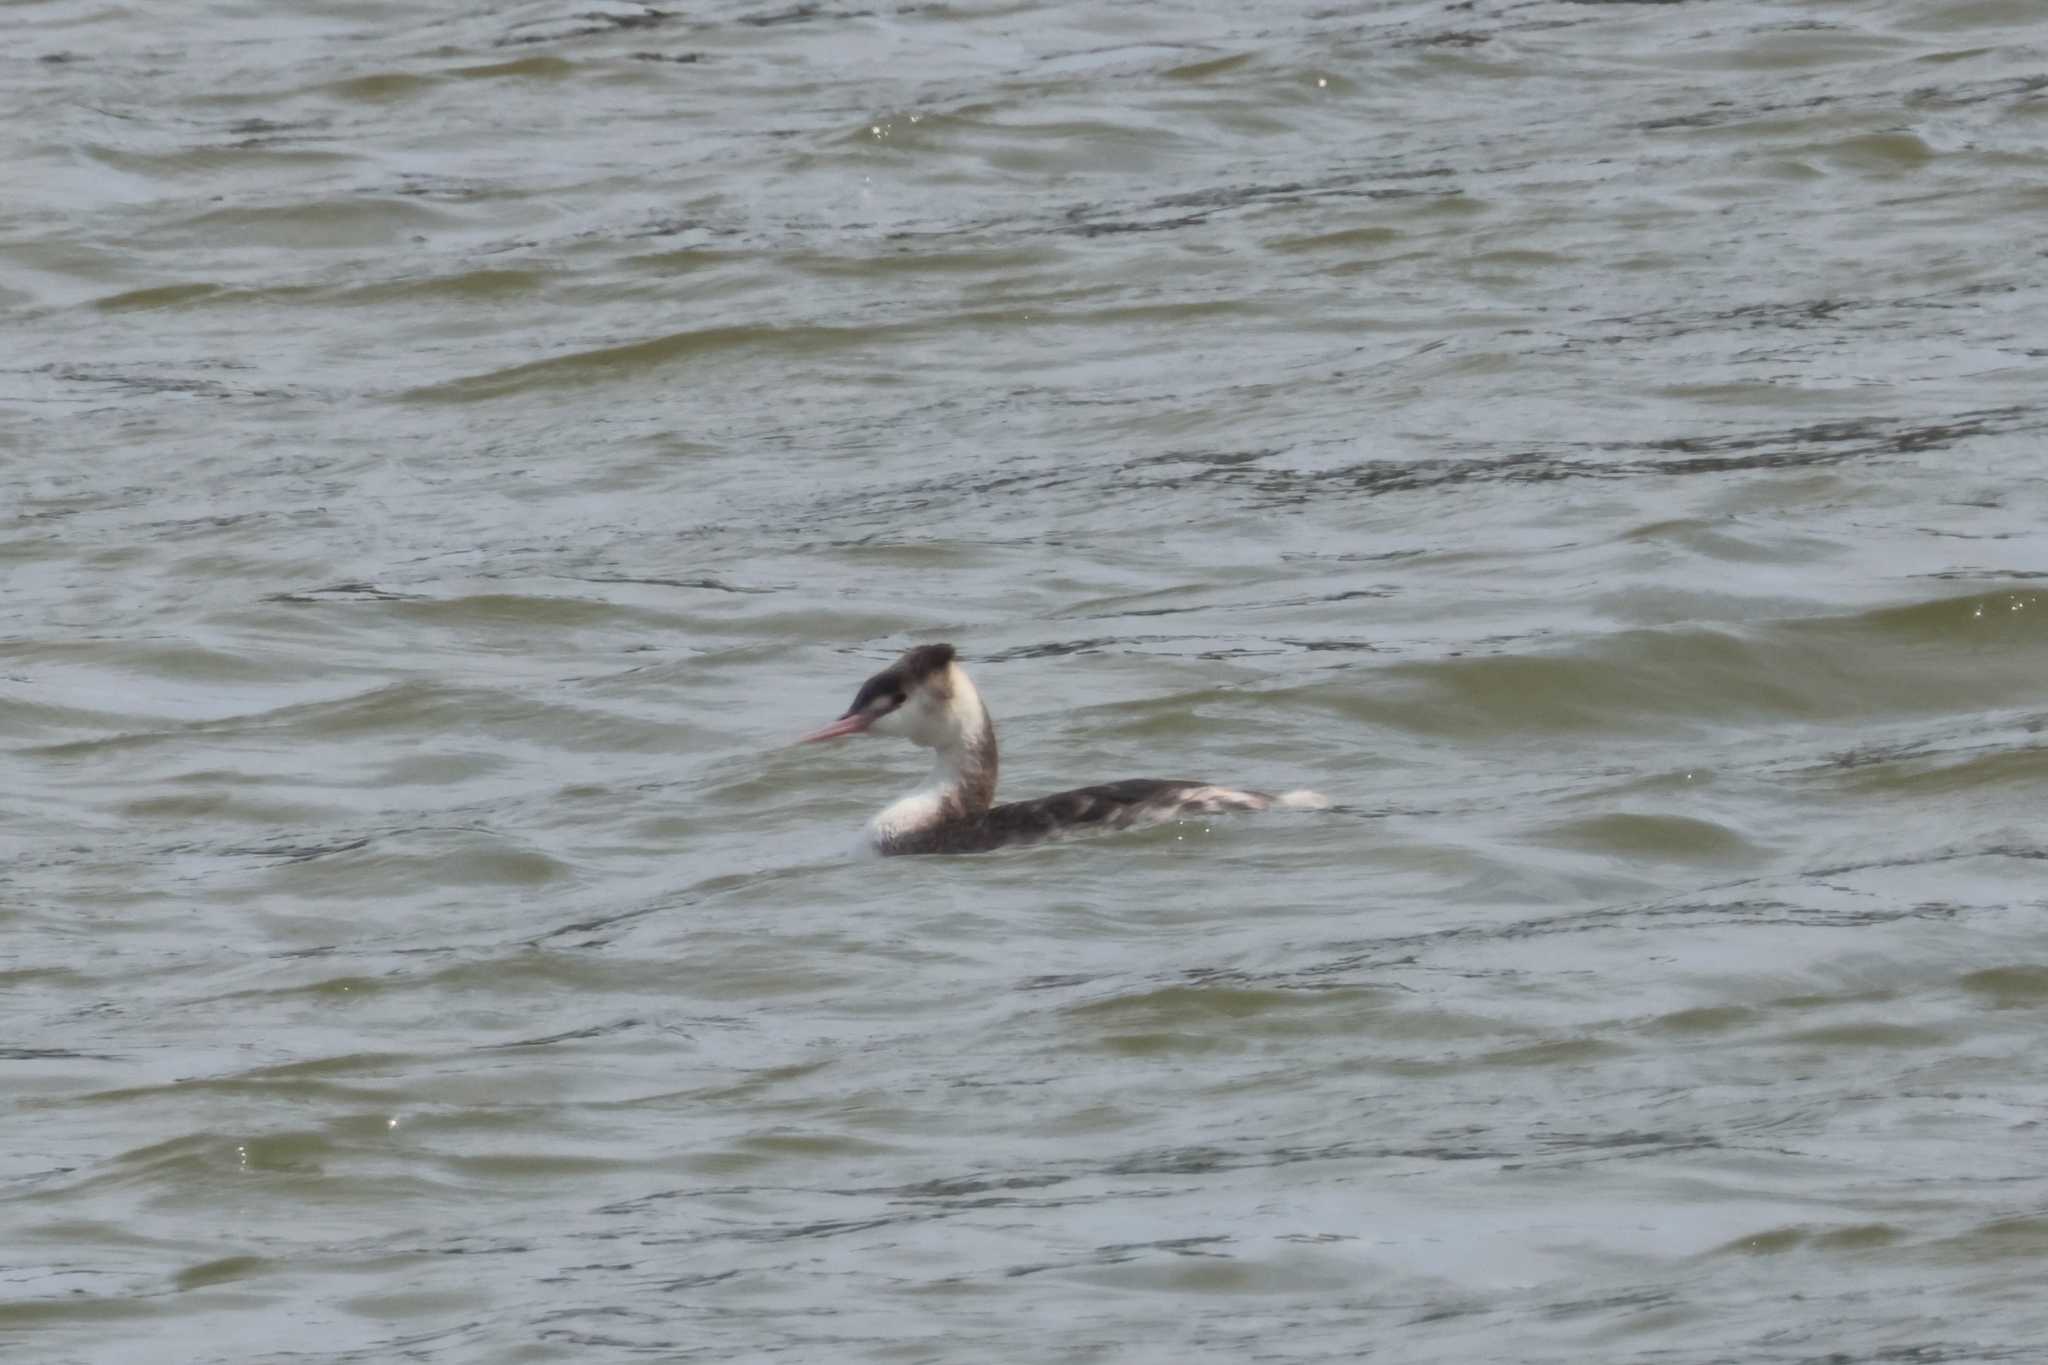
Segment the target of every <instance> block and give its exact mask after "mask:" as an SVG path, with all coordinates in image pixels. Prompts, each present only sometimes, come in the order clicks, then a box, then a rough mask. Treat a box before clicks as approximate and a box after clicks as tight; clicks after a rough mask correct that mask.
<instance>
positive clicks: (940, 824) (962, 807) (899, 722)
mask: <svg viewBox="0 0 2048 1365" xmlns="http://www.w3.org/2000/svg"><path fill="white" fill-rule="evenodd" d="M861 734H869V735H888V736H893V737H895V738H899V739H907V740H909V741H910V742H911V743H912V744H916V745H919V746H921V747H923V748H926V749H930V750H932V751H934V753H935V754H936V755H937V762H936V763H935V764H934V765H933V768H932V775H931V779H930V780H929V781H928V782H927V783H926V784H925V785H924V786H922V787H920V788H918V789H917V790H916V791H914V792H911V793H910V794H909V795H907V796H905V797H903V798H901V799H900V800H897V801H895V802H893V803H891V804H890V805H889V806H887V807H886V808H885V809H884V810H883V811H882V813H881V814H880V815H877V816H876V817H875V818H874V820H873V821H872V822H870V824H869V826H868V831H869V834H870V836H871V837H872V839H873V841H874V844H875V847H876V849H877V850H878V851H879V852H882V853H885V854H895V853H982V852H986V851H987V850H989V849H996V848H1008V847H1012V846H1014V845H1020V844H1035V843H1039V842H1041V841H1043V840H1046V839H1054V838H1061V837H1064V836H1067V835H1073V834H1085V833H1095V832H1099V831H1107V830H1118V829H1129V828H1131V827H1132V826H1134V825H1150V824H1158V823H1160V822H1162V821H1166V820H1177V819H1181V818H1183V817H1186V816H1191V815H1214V814H1217V813H1218V812H1221V811H1241V810H1243V811H1254V810H1271V809H1276V808H1280V809H1292V810H1320V809H1323V808H1325V807H1327V806H1328V805H1329V804H1330V803H1329V801H1328V800H1327V799H1325V798H1324V797H1322V796H1320V795H1318V794H1317V793H1315V792H1311V791H1293V792H1287V793H1284V794H1282V795H1279V796H1275V795H1271V794H1269V793H1266V792H1257V791H1240V790H1238V789H1236V788H1234V787H1219V786H1216V785H1214V784H1213V783H1209V782H1184V781H1174V780H1165V779H1159V778H1149V777H1140V778H1131V779H1128V780H1126V781H1123V782H1109V783H1105V784H1103V785H1102V786H1099V787H1076V788H1075V789H1074V790H1073V791H1065V792H1059V793H1056V794H1055V795H1052V796H1041V797H1038V798H1037V799H1035V800H1031V801H1010V802H1005V803H1004V804H1002V805H997V804H995V797H996V772H997V766H998V765H997V760H996V726H995V722H994V721H993V720H991V719H990V718H989V714H988V708H987V707H986V706H983V705H982V703H981V694H980V693H979V692H977V691H975V690H974V683H973V682H972V681H970V680H969V678H968V676H967V670H966V669H964V668H962V667H961V666H960V661H959V656H958V655H957V654H956V653H955V651H954V649H953V646H951V645H940V644H934V645H918V646H916V647H915V648H913V649H910V650H908V651H906V652H905V653H904V655H903V657H902V658H900V659H898V660H896V662H895V663H892V664H890V665H889V666H888V667H887V668H885V669H883V670H882V671H881V672H879V673H877V674H875V676H873V677H872V678H869V679H868V680H867V681H866V682H864V683H862V684H861V685H860V691H859V692H858V693H856V694H855V695H854V698H853V705H852V706H849V707H848V708H847V709H846V714H845V715H843V716H841V717H840V718H839V719H838V720H835V721H833V722H832V723H831V724H830V725H827V726H825V727H824V728H822V729H819V730H815V731H813V732H812V733H810V734H808V735H805V736H803V737H802V738H801V739H799V740H798V741H797V743H799V744H815V743H817V742H818V741H820V740H827V739H839V738H841V737H843V736H846V735H861Z"/></svg>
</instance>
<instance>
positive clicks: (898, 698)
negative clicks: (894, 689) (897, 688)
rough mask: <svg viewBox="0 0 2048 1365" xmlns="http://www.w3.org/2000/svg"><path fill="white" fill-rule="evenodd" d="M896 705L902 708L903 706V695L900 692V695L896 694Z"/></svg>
mask: <svg viewBox="0 0 2048 1365" xmlns="http://www.w3.org/2000/svg"><path fill="white" fill-rule="evenodd" d="M895 704H896V705H898V706H901V705H903V694H902V693H901V692H898V693H896V702H895Z"/></svg>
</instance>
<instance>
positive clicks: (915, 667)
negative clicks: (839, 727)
mask: <svg viewBox="0 0 2048 1365" xmlns="http://www.w3.org/2000/svg"><path fill="white" fill-rule="evenodd" d="M952 662H953V646H951V645H918V646H916V647H914V648H912V649H909V650H906V651H904V654H903V657H902V658H900V659H898V660H897V661H896V662H895V663H893V664H890V665H889V666H888V667H887V668H885V669H883V670H882V671H881V672H880V673H877V674H875V676H874V677H872V678H869V679H868V680H867V681H866V682H864V683H862V684H861V685H860V693H859V695H857V696H855V697H854V699H853V705H852V706H850V707H848V708H847V710H846V714H847V715H849V716H851V715H854V714H856V713H857V712H861V711H865V710H867V709H868V708H869V707H870V706H872V705H874V703H875V701H876V699H877V698H882V699H886V700H887V701H888V703H889V706H890V707H891V708H892V709H893V708H894V707H897V706H901V705H902V704H903V699H904V697H905V696H907V695H908V694H909V692H910V689H911V688H913V687H916V686H917V685H918V684H920V683H922V682H924V681H925V680H926V679H927V678H929V677H931V675H932V674H934V673H939V672H943V671H944V670H945V668H946V666H947V665H948V664H950V663H952Z"/></svg>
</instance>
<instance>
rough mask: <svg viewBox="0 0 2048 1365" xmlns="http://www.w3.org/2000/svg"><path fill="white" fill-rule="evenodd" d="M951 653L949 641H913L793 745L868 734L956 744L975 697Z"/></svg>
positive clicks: (937, 745) (929, 745) (936, 745)
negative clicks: (835, 715) (840, 709)
mask: <svg viewBox="0 0 2048 1365" xmlns="http://www.w3.org/2000/svg"><path fill="white" fill-rule="evenodd" d="M953 657H954V656H953V646H951V645H918V646H917V647H915V648H914V649H910V650H908V651H906V652H905V653H904V655H903V657H902V658H900V659H898V660H897V661H896V662H895V663H893V664H890V665H889V666H888V667H887V668H885V669H883V670H882V671H881V672H880V673H877V674H875V676H874V677H872V678H869V679H868V680H867V681H866V682H864V683H862V684H861V685H860V691H859V692H858V693H856V694H855V696H854V698H853V705H852V706H849V707H847V708H846V714H845V715H843V716H841V717H840V718H839V719H838V720H835V721H833V722H832V723H831V724H830V725H827V726H825V727H824V728H823V729H821V730H814V731H812V732H811V733H810V734H808V735H805V736H804V737H803V738H802V739H800V740H798V741H797V743H799V744H810V743H813V742H815V741H817V740H821V739H838V738H839V737H841V736H842V735H858V734H874V735H889V736H892V737H894V738H898V739H907V740H909V741H910V742H911V743H912V744H916V745H920V746H922V747H923V748H926V749H950V748H953V747H956V746H958V745H959V744H960V743H961V742H962V741H963V739H964V738H965V736H964V735H963V733H962V731H963V727H964V725H965V724H967V723H969V721H970V719H971V718H970V717H969V716H967V715H965V714H963V710H964V709H965V707H966V704H967V703H968V702H970V701H971V702H972V708H973V710H975V711H976V712H978V711H979V710H980V699H979V698H977V697H975V696H974V685H973V684H972V683H970V682H968V681H967V675H966V674H965V673H963V672H961V671H960V670H959V669H958V668H956V667H955V666H954V664H953Z"/></svg>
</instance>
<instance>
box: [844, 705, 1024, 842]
mask: <svg viewBox="0 0 2048 1365" xmlns="http://www.w3.org/2000/svg"><path fill="white" fill-rule="evenodd" d="M940 692H941V694H942V695H944V696H945V703H944V707H943V709H942V710H941V712H940V716H939V719H938V722H937V723H936V724H935V725H933V726H932V727H931V732H930V735H929V738H930V740H931V748H932V753H933V762H932V771H931V776H930V777H928V778H926V779H925V783H924V785H923V786H921V787H919V788H918V789H917V790H916V791H913V792H910V793H909V794H908V795H905V796H902V797H899V798H898V799H897V800H895V801H893V802H891V803H890V804H889V805H888V806H887V807H886V808H884V809H883V811H882V813H881V814H880V815H877V816H876V817H875V818H874V820H873V822H872V823H871V824H870V826H869V828H870V829H872V830H873V832H874V835H875V837H876V838H877V839H878V840H881V841H883V842H887V841H888V840H891V839H896V838H901V837H902V836H904V835H906V834H911V833H915V832H917V831H919V830H926V829H930V828H932V827H933V826H935V825H939V824H943V823H946V822H947V821H950V820H964V819H969V818H972V817H974V816H977V815H980V814H981V813H982V812H983V811H985V810H987V809H988V808H989V805H990V803H992V802H993V801H994V800H995V794H996V773H997V758H996V727H995V722H994V721H992V720H990V719H989V714H988V708H987V707H985V706H983V705H982V704H981V694H980V693H978V692H976V691H975V690H974V684H973V683H972V682H970V681H968V678H967V672H966V670H965V669H962V668H961V667H959V666H958V665H957V664H956V665H953V666H951V667H949V668H948V669H947V670H946V677H945V678H944V679H943V681H942V682H941V684H940Z"/></svg>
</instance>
